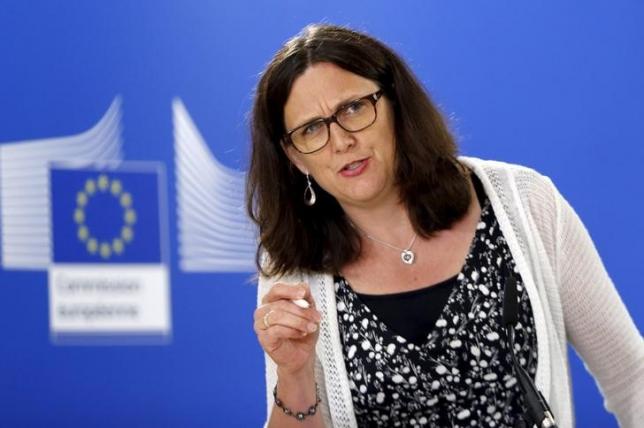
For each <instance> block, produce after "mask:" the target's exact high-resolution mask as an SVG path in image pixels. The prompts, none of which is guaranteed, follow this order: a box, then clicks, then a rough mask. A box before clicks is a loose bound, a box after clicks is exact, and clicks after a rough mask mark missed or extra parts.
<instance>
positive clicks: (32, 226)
mask: <svg viewBox="0 0 644 428" xmlns="http://www.w3.org/2000/svg"><path fill="white" fill-rule="evenodd" d="M121 145H122V142H121V99H120V97H117V98H115V99H114V101H113V102H112V104H111V105H110V107H109V109H108V110H107V112H106V113H105V115H104V116H103V117H102V118H101V120H99V122H98V123H97V124H96V125H94V127H92V128H91V129H89V130H88V131H85V132H83V133H81V134H77V135H73V136H68V137H60V138H47V139H42V140H31V141H16V142H10V143H3V144H1V145H0V214H1V216H0V217H1V219H2V220H1V221H2V229H1V230H2V239H1V243H2V266H3V268H5V269H25V270H41V269H46V268H47V267H48V266H49V264H50V263H51V254H52V245H51V244H52V243H51V225H50V222H51V220H50V200H49V198H50V195H49V164H50V163H51V162H56V161H69V160H73V161H79V160H82V161H87V162H96V161H103V160H105V161H119V160H121V159H122V154H121Z"/></svg>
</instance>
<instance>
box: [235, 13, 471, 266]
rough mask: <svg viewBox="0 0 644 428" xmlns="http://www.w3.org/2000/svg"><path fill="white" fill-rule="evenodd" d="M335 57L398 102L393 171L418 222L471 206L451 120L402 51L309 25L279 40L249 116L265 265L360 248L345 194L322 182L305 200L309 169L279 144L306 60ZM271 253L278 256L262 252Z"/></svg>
mask: <svg viewBox="0 0 644 428" xmlns="http://www.w3.org/2000/svg"><path fill="white" fill-rule="evenodd" d="M319 62H329V63H333V64H335V65H337V66H338V67H341V68H343V69H345V70H347V71H349V72H351V73H354V74H357V75H359V76H362V77H364V78H367V79H370V80H372V81H374V82H376V83H378V84H379V86H380V88H381V89H382V90H383V91H384V95H385V96H386V97H387V98H388V99H389V101H390V102H391V104H392V109H393V112H394V126H395V135H396V149H395V153H396V160H395V165H396V167H395V173H396V185H397V187H398V189H399V191H400V197H401V201H402V202H403V203H404V204H405V205H406V207H407V210H408V212H409V217H410V220H411V223H412V225H413V227H414V229H415V231H416V232H417V233H418V234H419V235H421V236H423V237H425V238H428V237H430V236H432V235H433V234H434V232H436V231H438V230H442V229H447V228H449V227H450V226H451V225H452V224H453V223H454V222H455V221H456V220H458V219H460V218H461V217H462V216H463V215H464V214H465V212H466V210H467V208H468V206H469V201H470V191H469V187H468V184H467V179H466V176H465V174H464V167H462V166H461V165H460V164H459V163H458V161H457V160H456V154H457V148H456V144H455V143H454V139H453V138H452V136H451V135H450V133H449V131H448V129H447V126H446V124H445V121H444V120H443V118H442V116H441V114H440V113H439V111H438V109H437V108H436V107H435V106H434V105H433V104H432V102H431V100H430V99H429V96H428V95H427V93H426V92H425V90H424V89H423V87H422V85H421V84H420V83H419V82H418V81H417V79H416V78H415V76H414V75H413V73H412V72H411V71H410V70H409V68H408V67H407V66H406V65H405V63H404V62H403V60H402V59H401V58H400V57H399V56H398V55H397V54H396V53H395V52H393V51H392V50H391V49H390V48H388V47H387V46H385V45H384V44H383V43H382V42H380V41H378V40H376V39H374V38H372V37H370V36H368V35H366V34H362V33H359V32H356V31H353V30H350V29H347V28H343V27H338V26H333V25H310V26H308V27H306V28H304V29H303V30H302V32H301V33H300V34H299V35H297V36H296V37H294V38H293V39H291V40H289V41H288V42H287V43H286V44H285V45H284V46H283V47H282V49H280V50H279V51H278V52H277V53H276V54H275V56H274V57H273V59H272V60H271V62H270V63H269V64H268V66H267V68H266V70H265V71H264V73H263V74H262V76H261V78H260V81H259V84H258V85H257V90H256V94H255V102H254V106H253V111H252V117H251V139H252V148H251V160H250V169H249V172H248V181H247V183H246V198H247V199H246V203H247V210H248V214H249V215H250V217H251V218H252V219H253V221H255V222H256V223H257V225H258V226H259V232H260V242H259V246H258V249H257V265H258V267H259V269H260V271H261V272H262V273H263V274H266V275H276V274H285V273H290V272H294V271H297V270H301V271H314V272H328V273H337V272H339V271H340V269H341V268H342V266H343V265H345V264H346V263H348V262H350V261H353V260H355V259H356V258H357V257H358V256H359V255H360V249H361V248H360V236H359V232H358V231H357V230H356V229H355V228H354V227H353V226H352V225H351V223H350V221H349V220H348V218H347V217H346V216H345V214H344V211H343V210H342V208H341V207H340V205H339V204H338V202H337V201H336V200H335V198H333V196H331V195H330V194H328V193H327V192H325V191H324V190H323V189H321V188H320V187H319V186H317V185H315V192H316V194H317V202H316V203H315V205H313V206H311V207H309V206H306V205H305V204H304V200H303V192H304V188H305V183H306V182H305V178H304V176H303V175H302V174H301V173H300V172H299V171H298V170H297V168H295V167H294V166H293V165H292V164H291V162H290V161H289V159H288V158H287V157H286V154H285V153H284V150H283V148H282V147H281V144H280V143H281V141H282V137H283V135H284V133H285V127H284V105H285V104H286V101H287V99H288V96H289V93H290V91H291V87H292V85H293V82H294V81H295V79H297V78H298V77H299V76H300V75H301V74H302V73H303V72H304V71H305V70H306V68H307V67H309V66H310V65H312V64H315V63H319ZM263 251H266V252H267V253H268V256H269V259H270V263H269V264H262V263H261V260H260V255H261V254H262V252H263Z"/></svg>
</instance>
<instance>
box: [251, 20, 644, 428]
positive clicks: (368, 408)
mask: <svg viewBox="0 0 644 428" xmlns="http://www.w3.org/2000/svg"><path fill="white" fill-rule="evenodd" d="M252 144H253V145H252V159H251V166H250V171H249V178H248V189H247V190H248V209H249V213H250V215H251V216H252V218H253V219H254V220H255V221H256V222H257V224H258V226H259V229H260V248H259V250H258V265H259V267H260V270H261V275H260V280H259V293H258V308H257V309H256V311H255V314H254V329H255V332H256V334H257V336H258V339H259V342H260V344H261V346H262V347H263V349H264V351H265V352H266V374H267V377H266V379H267V400H268V415H269V421H268V426H270V427H289V426H298V427H301V426H310V427H323V426H324V427H355V426H361V427H372V426H379V427H389V426H492V427H494V426H495V427H513V426H515V424H517V423H519V421H520V420H524V419H525V420H526V421H528V422H529V423H530V422H537V420H535V419H534V418H536V416H534V411H532V413H531V411H530V409H531V408H532V407H531V405H533V404H534V403H533V401H534V397H533V396H530V395H529V391H528V389H529V385H528V386H526V385H524V384H525V383H526V382H527V383H532V381H534V383H535V384H536V387H537V388H538V390H540V391H541V393H542V394H543V397H544V398H545V400H546V401H547V403H549V406H550V409H548V408H547V407H544V408H543V409H542V412H541V415H542V416H543V415H546V416H550V414H546V413H545V412H546V411H548V410H549V411H550V412H551V413H552V416H554V419H555V420H556V423H557V424H558V426H560V427H571V426H573V410H572V399H571V395H570V384H569V377H568V360H567V348H566V344H567V341H570V342H571V343H572V344H573V345H574V346H575V347H576V349H577V350H578V351H579V352H580V354H581V355H582V357H583V358H584V360H585V362H586V364H587V365H588V366H589V368H590V369H591V371H592V372H593V374H594V376H595V378H596V379H597V380H598V382H599V384H600V386H601V388H602V390H603V392H604V395H605V398H606V406H607V408H608V409H609V410H611V411H612V412H614V413H615V414H616V416H617V417H618V419H619V421H620V424H621V425H622V426H625V427H634V426H636V423H638V422H639V421H642V420H644V410H643V409H644V393H643V391H644V345H643V344H642V340H641V337H640V335H639V333H638V331H637V328H636V327H635V325H634V324H633V322H632V320H631V319H630V317H629V315H628V313H627V312H626V309H625V308H624V306H623V304H622V302H621V301H620V299H619V296H618V295H617V294H616V292H615V289H614V287H613V285H612V283H611V281H610V279H609V278H608V276H607V274H606V272H605V270H604V268H603V266H602V264H601V261H600V259H599V257H598V255H597V253H596V251H595V249H594V247H593V244H592V242H591V240H590V238H589V236H588V234H587V232H586V230H585V229H584V227H583V225H582V224H581V223H580V221H579V219H578V217H577V216H576V214H575V213H574V211H573V210H572V208H571V207H570V206H569V205H568V204H567V203H566V201H565V200H564V199H563V198H562V197H561V196H560V194H559V193H558V192H557V190H556V189H555V187H554V186H553V184H552V183H551V182H550V180H549V179H548V178H546V177H543V176H541V175H539V174H538V173H536V172H535V171H533V170H530V169H527V168H524V167H520V166H516V165H508V164H504V163H499V162H490V161H482V160H479V159H474V158H465V157H457V149H456V146H455V144H454V141H453V139H452V137H451V135H450V134H449V132H448V130H447V128H446V125H445V123H444V121H443V119H442V118H441V116H440V114H439V112H438V111H437V109H436V108H435V107H434V106H433V105H432V103H431V101H430V99H429V98H428V96H427V94H426V93H425V92H424V90H423V88H422V86H421V85H420V84H419V83H418V82H417V80H416V79H415V77H414V76H413V74H412V73H411V72H410V71H409V70H408V69H407V67H406V66H405V64H404V63H403V62H402V60H401V59H400V58H399V57H398V56H397V55H396V54H395V53H394V52H392V51H391V50H390V49H389V48H388V47H386V46H384V45H383V44H382V43H381V42H379V41H377V40H374V39H373V38H371V37H369V36H367V35H365V34H360V33H357V32H354V31H351V30H349V29H345V28H341V27H335V26H330V25H315V26H309V27H307V28H306V29H304V30H303V32H302V33H301V34H300V35H298V36H297V37H295V38H294V39H292V40H290V41H289V42H288V43H287V44H286V45H285V46H284V47H283V48H282V49H281V50H280V51H279V52H278V53H277V54H276V55H275V57H274V58H273V60H272V61H271V62H270V64H269V65H268V67H267V69H266V70H265V72H264V73H263V75H262V77H261V80H260V82H259V85H258V88H257V95H256V99H255V105H254V110H253V117H252ZM508 284H511V285H508ZM508 287H510V288H508ZM508 290H509V291H508ZM506 295H507V298H506ZM504 299H505V300H504ZM301 300H304V301H305V302H306V304H304V303H302V301H301ZM507 302H512V303H511V305H510V306H507V305H508V303H507ZM307 305H308V306H309V307H306V306H307ZM508 314H514V315H515V316H514V317H511V316H509V315H508ZM510 330H512V332H510ZM506 332H508V333H507V334H506ZM510 343H512V345H509V344H510ZM521 373H523V375H521ZM522 376H523V377H522ZM526 379H529V380H526ZM526 388H528V389H526ZM526 391H528V392H526ZM533 392H534V391H533ZM537 404H539V403H537ZM537 411H538V410H537ZM546 416H544V417H546ZM531 418H532V419H531ZM538 422H539V423H540V422H541V416H540V417H539V419H538Z"/></svg>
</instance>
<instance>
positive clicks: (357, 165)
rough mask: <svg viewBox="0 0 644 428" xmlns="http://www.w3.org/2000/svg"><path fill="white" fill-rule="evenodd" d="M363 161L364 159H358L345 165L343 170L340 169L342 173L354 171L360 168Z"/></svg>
mask: <svg viewBox="0 0 644 428" xmlns="http://www.w3.org/2000/svg"><path fill="white" fill-rule="evenodd" d="M364 161H365V159H360V160H357V161H355V162H351V163H349V164H346V165H345V166H344V168H342V171H355V170H356V169H358V168H360V166H361V165H362V164H363V163H364Z"/></svg>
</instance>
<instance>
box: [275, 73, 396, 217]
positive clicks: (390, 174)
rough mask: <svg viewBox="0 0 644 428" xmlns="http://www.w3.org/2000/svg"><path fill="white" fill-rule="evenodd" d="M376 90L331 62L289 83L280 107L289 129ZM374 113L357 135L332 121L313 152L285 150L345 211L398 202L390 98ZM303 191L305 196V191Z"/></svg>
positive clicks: (379, 104) (380, 101)
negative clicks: (326, 138)
mask: <svg viewBox="0 0 644 428" xmlns="http://www.w3.org/2000/svg"><path fill="white" fill-rule="evenodd" d="M379 89H380V88H379V87H378V85H377V84H376V82H374V81H372V80H369V79H365V78H364V77H361V76H358V75H357V74H353V73H351V72H348V71H346V70H344V69H342V68H340V67H338V66H336V65H334V64H331V63H317V64H314V65H312V66H310V67H309V68H307V69H306V70H305V71H304V73H303V74H302V75H301V76H300V77H298V78H297V79H296V80H295V82H294V83H293V87H292V88H291V93H290V94H289V97H288V100H287V102H286V105H285V106H284V122H285V126H286V129H287V130H288V131H290V130H292V129H294V128H296V127H298V126H300V125H302V124H305V123H308V122H310V121H311V120H314V119H317V118H321V117H328V116H330V115H332V114H334V113H335V112H336V110H337V109H338V107H340V106H342V105H344V104H346V103H347V102H349V101H353V100H355V99H357V98H360V97H364V96H365V95H369V94H372V93H374V92H376V91H378V90H379ZM376 110H377V113H378V114H377V119H376V121H375V122H374V123H373V124H372V125H371V126H369V127H368V128H366V129H363V130H362V131H359V132H348V131H345V130H344V129H342V128H340V126H338V124H337V123H332V124H331V126H330V135H329V142H328V143H327V145H326V146H325V147H324V148H323V149H321V150H319V151H317V152H314V153H310V154H303V153H300V152H298V151H297V150H296V149H295V148H294V147H293V146H292V145H290V144H288V145H287V146H286V147H285V148H286V153H287V155H288V157H289V159H290V160H291V162H293V163H294V164H295V165H296V166H297V168H298V169H299V170H300V171H301V172H302V173H304V174H306V173H309V174H311V176H312V177H313V178H314V179H315V181H316V182H317V183H318V185H319V186H320V187H322V188H323V189H324V190H326V191H327V192H328V193H329V194H331V195H332V196H333V197H335V198H336V199H337V200H338V202H339V203H340V205H341V206H342V207H343V208H345V210H346V209H347V208H351V207H360V208H373V207H376V206H378V204H382V203H384V202H391V201H395V202H396V203H397V202H398V193H397V190H396V189H395V186H394V182H395V178H394V158H395V136H394V122H393V112H392V110H391V105H390V103H389V100H387V98H385V97H384V96H383V97H381V98H380V99H379V100H378V102H377V103H376ZM301 190H302V193H303V192H304V189H301Z"/></svg>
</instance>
